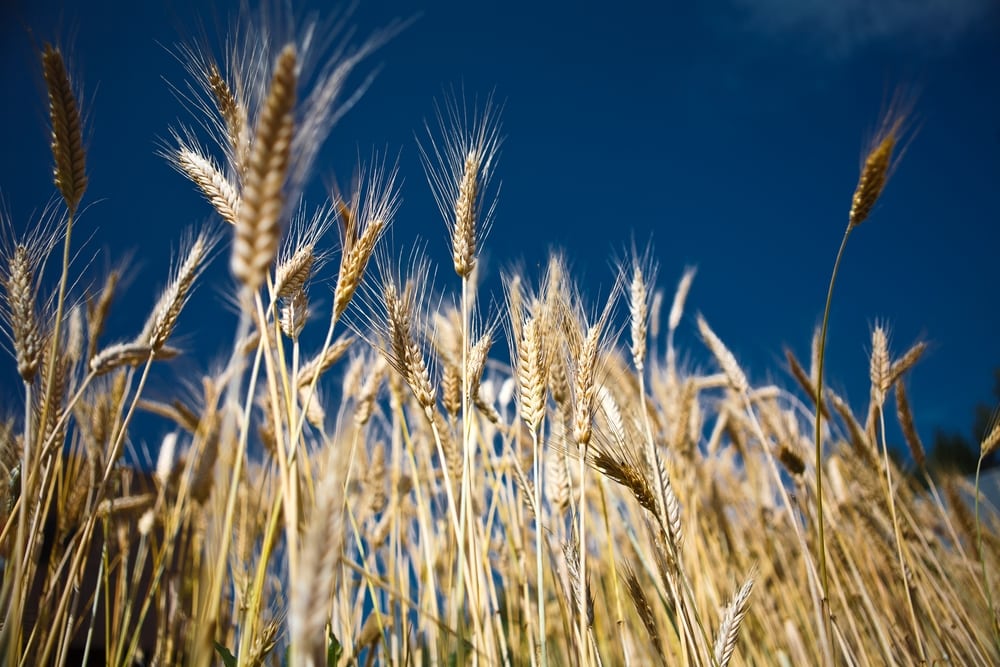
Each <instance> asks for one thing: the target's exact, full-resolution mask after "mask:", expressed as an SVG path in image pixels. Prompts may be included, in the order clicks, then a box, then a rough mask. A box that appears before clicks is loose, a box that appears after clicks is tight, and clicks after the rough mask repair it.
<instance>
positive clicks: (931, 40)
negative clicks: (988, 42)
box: [732, 0, 997, 55]
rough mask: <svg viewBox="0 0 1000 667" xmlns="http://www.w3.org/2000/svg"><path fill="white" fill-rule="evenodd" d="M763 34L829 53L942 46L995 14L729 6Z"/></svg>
mask: <svg viewBox="0 0 1000 667" xmlns="http://www.w3.org/2000/svg"><path fill="white" fill-rule="evenodd" d="M732 2H733V3H734V4H735V5H736V6H737V7H740V8H742V9H744V10H746V12H747V16H748V19H749V21H750V25H751V26H752V27H753V28H755V29H757V30H761V31H765V32H771V33H779V34H782V33H787V34H793V35H795V36H796V37H797V38H800V39H806V40H809V41H810V42H813V43H814V44H815V45H816V46H817V47H819V48H822V49H824V50H828V51H831V52H833V53H839V54H842V55H843V54H847V53H849V52H851V51H853V50H854V49H856V48H858V47H861V46H866V45H869V44H873V43H881V42H896V43H903V44H907V45H910V46H926V45H935V46H938V45H942V44H947V43H948V42H951V41H952V40H954V39H956V38H957V37H959V36H961V35H962V34H964V33H965V32H966V31H968V30H970V29H972V28H973V27H975V26H976V25H977V24H978V23H979V22H980V21H981V20H983V19H984V18H987V17H989V16H991V15H993V16H995V15H996V14H997V11H996V8H997V3H996V1H995V0H732Z"/></svg>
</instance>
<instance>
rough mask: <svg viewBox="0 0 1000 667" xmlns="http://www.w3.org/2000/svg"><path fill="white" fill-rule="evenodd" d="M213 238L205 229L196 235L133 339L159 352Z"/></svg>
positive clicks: (210, 246) (175, 321) (183, 303)
mask: <svg viewBox="0 0 1000 667" xmlns="http://www.w3.org/2000/svg"><path fill="white" fill-rule="evenodd" d="M214 244H215V240H214V238H212V237H209V236H208V235H206V234H205V233H204V232H203V233H201V234H199V235H198V236H196V237H195V239H194V241H193V242H192V243H191V247H190V249H189V250H188V252H187V255H186V256H185V258H184V261H183V262H182V263H181V265H180V266H179V267H178V268H177V270H176V272H175V275H174V277H173V280H171V281H170V284H169V285H168V286H167V288H166V289H165V290H163V294H161V295H160V298H159V300H158V301H157V302H156V306H155V307H154V308H153V312H152V313H150V316H149V319H148V320H146V325H145V326H144V327H143V329H142V333H140V334H139V336H138V337H137V338H136V343H144V344H147V345H149V346H150V348H152V349H153V350H154V351H156V352H158V351H159V350H160V349H161V348H162V347H163V345H164V343H166V341H167V339H168V338H169V337H170V334H171V333H172V332H173V330H174V325H175V324H176V323H177V317H178V316H179V315H180V313H181V310H182V309H183V308H184V305H185V304H186V303H187V301H188V298H189V297H190V296H191V288H192V287H193V286H194V282H195V280H196V279H197V278H198V275H199V274H200V273H201V269H202V263H203V261H204V259H205V257H206V255H207V254H208V253H209V252H211V249H212V246H213V245H214Z"/></svg>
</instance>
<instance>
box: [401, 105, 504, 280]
mask: <svg viewBox="0 0 1000 667" xmlns="http://www.w3.org/2000/svg"><path fill="white" fill-rule="evenodd" d="M498 115H499V109H498V108H497V107H496V106H495V105H494V103H493V98H492V96H490V97H489V98H487V100H486V103H485V105H484V107H483V110H482V111H478V110H473V111H472V112H471V114H470V112H469V111H468V110H467V109H466V108H465V105H464V103H459V101H458V100H457V99H455V97H454V96H453V97H451V98H450V99H449V100H448V101H447V102H446V103H445V110H444V111H442V110H441V108H440V107H439V108H438V110H437V123H438V129H439V131H440V133H441V135H442V136H443V139H442V140H441V144H440V145H439V144H438V142H437V140H436V139H435V138H434V133H433V132H432V131H431V130H430V127H429V126H428V128H427V133H428V135H429V136H430V146H429V150H428V149H425V148H424V146H423V145H422V144H421V146H420V154H421V157H422V161H423V165H424V173H425V174H426V175H427V180H428V182H429V183H430V185H431V190H432V191H433V193H434V199H435V201H436V202H437V205H438V210H439V211H440V212H441V216H442V217H443V218H444V219H445V220H446V221H447V223H448V232H449V234H450V236H451V250H452V262H453V264H454V267H455V273H457V274H458V275H459V276H461V277H462V278H466V277H468V276H470V275H471V274H472V271H473V269H475V266H476V257H477V254H478V244H479V242H480V241H481V240H482V238H483V237H485V236H486V234H487V233H488V232H489V228H490V225H491V221H492V218H493V210H494V207H495V205H496V193H495V192H491V191H490V183H491V180H492V178H493V171H494V165H493V163H494V161H495V160H496V158H497V155H498V153H499V150H500V145H501V144H502V143H503V138H502V137H501V136H500V127H499V120H498ZM470 116H471V117H470Z"/></svg>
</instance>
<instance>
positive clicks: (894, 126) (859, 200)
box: [848, 111, 904, 228]
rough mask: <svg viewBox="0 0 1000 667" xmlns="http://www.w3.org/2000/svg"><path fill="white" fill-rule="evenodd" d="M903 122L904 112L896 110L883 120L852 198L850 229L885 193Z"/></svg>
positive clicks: (865, 216)
mask: <svg viewBox="0 0 1000 667" xmlns="http://www.w3.org/2000/svg"><path fill="white" fill-rule="evenodd" d="M903 121H904V115H903V114H896V113H894V112H892V111H890V112H889V113H888V114H887V115H886V117H885V119H884V120H883V123H882V128H881V130H879V133H878V134H877V135H876V136H875V139H874V141H873V142H872V147H871V149H870V150H869V151H868V155H866V156H865V161H864V165H863V166H862V167H861V175H860V176H859V177H858V184H857V185H856V186H855V188H854V195H853V196H852V197H851V210H850V213H849V215H848V227H849V228H853V227H857V226H858V225H860V224H861V223H862V222H864V221H865V220H866V219H867V218H868V216H869V214H870V213H871V211H872V208H873V207H874V206H875V203H876V202H877V201H878V198H879V196H881V194H882V190H883V188H885V184H886V182H887V181H888V180H889V175H890V172H891V171H892V166H893V151H894V150H895V148H896V145H897V143H898V142H899V140H900V134H901V133H902V129H903Z"/></svg>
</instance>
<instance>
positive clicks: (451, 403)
mask: <svg viewBox="0 0 1000 667" xmlns="http://www.w3.org/2000/svg"><path fill="white" fill-rule="evenodd" d="M442 366H443V368H444V372H443V373H442V375H441V403H442V404H443V405H444V409H445V410H447V411H448V415H449V416H450V417H451V418H452V419H458V413H459V412H461V410H462V371H461V370H459V368H458V366H456V365H455V364H453V363H450V362H448V361H443V362H442Z"/></svg>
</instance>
